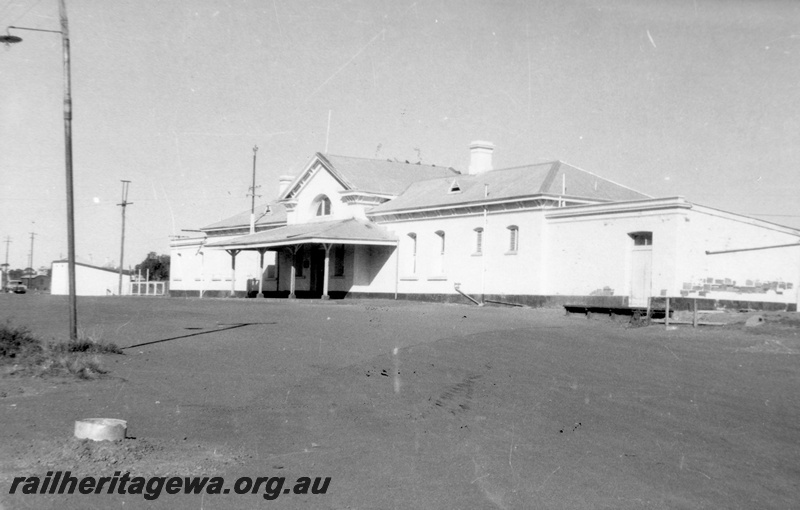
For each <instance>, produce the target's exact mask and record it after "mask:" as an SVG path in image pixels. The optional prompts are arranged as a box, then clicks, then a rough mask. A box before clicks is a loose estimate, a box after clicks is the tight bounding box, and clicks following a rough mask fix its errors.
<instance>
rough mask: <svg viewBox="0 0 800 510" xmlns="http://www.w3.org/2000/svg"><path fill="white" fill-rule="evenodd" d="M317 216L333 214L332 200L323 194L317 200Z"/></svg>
mask: <svg viewBox="0 0 800 510" xmlns="http://www.w3.org/2000/svg"><path fill="white" fill-rule="evenodd" d="M316 214H317V216H330V215H331V200H330V199H329V198H328V197H326V196H325V195H323V196H322V197H320V198H319V199H318V200H317V213H316Z"/></svg>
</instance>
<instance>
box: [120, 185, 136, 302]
mask: <svg viewBox="0 0 800 510" xmlns="http://www.w3.org/2000/svg"><path fill="white" fill-rule="evenodd" d="M121 182H122V203H119V204H117V205H120V206H122V241H121V242H120V248H119V292H118V294H119V295H120V296H121V295H122V267H123V264H122V262H123V260H125V208H126V207H127V206H128V205H132V204H133V202H128V188H129V187H130V184H131V181H121Z"/></svg>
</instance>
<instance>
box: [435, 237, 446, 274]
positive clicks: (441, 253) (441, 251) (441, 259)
mask: <svg viewBox="0 0 800 510" xmlns="http://www.w3.org/2000/svg"><path fill="white" fill-rule="evenodd" d="M436 236H437V237H439V253H438V254H437V255H438V257H439V263H438V264H437V266H438V269H439V273H440V274H444V247H445V237H444V230H437V231H436Z"/></svg>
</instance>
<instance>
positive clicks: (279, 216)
mask: <svg viewBox="0 0 800 510" xmlns="http://www.w3.org/2000/svg"><path fill="white" fill-rule="evenodd" d="M267 206H269V212H266V208H267ZM255 217H256V226H259V225H273V224H284V223H286V208H285V207H284V206H283V204H280V203H278V202H268V203H266V204H260V205H257V206H256V209H255ZM249 226H250V209H248V210H246V211H242V212H240V213H239V214H236V215H234V216H231V217H229V218H225V219H224V220H220V221H218V222H216V223H212V224H211V225H207V226H205V227H203V228H201V229H200V230H218V229H225V228H242V227H249Z"/></svg>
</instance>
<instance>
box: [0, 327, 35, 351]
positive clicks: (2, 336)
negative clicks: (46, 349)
mask: <svg viewBox="0 0 800 510" xmlns="http://www.w3.org/2000/svg"><path fill="white" fill-rule="evenodd" d="M41 352H42V342H41V341H40V340H39V339H38V338H36V337H34V336H33V335H32V334H31V333H30V331H28V329H27V328H25V327H15V326H12V325H11V323H10V322H9V321H6V323H5V324H3V325H2V326H0V360H9V361H10V360H16V359H20V358H27V357H30V356H35V355H37V354H39V353H41Z"/></svg>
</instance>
